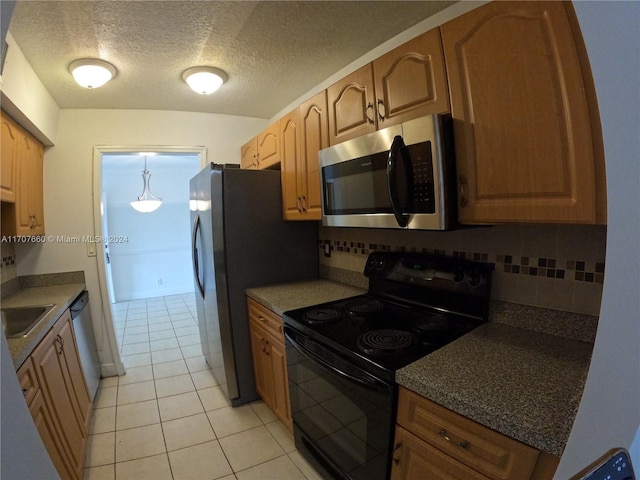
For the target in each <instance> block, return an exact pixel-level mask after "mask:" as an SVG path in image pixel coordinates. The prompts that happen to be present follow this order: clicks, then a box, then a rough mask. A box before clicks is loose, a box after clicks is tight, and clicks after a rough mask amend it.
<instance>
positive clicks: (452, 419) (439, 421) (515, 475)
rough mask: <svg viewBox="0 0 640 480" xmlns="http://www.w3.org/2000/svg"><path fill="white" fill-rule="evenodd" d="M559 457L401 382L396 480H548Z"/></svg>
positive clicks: (394, 455)
mask: <svg viewBox="0 0 640 480" xmlns="http://www.w3.org/2000/svg"><path fill="white" fill-rule="evenodd" d="M558 461H559V459H558V458H556V457H554V456H553V455H549V454H547V453H545V452H541V451H539V450H537V449H535V448H533V447H530V446H528V445H525V444H523V443H521V442H519V441H517V440H514V439H512V438H510V437H507V436H505V435H503V434H501V433H499V432H496V431H494V430H491V429H489V428H487V427H484V426H482V425H480V424H478V423H476V422H474V421H473V420H470V419H468V418H465V417H463V416H461V415H458V414H457V413H454V412H452V411H450V410H447V409H446V408H444V407H441V406H440V405H437V404H436V403H433V402H431V401H429V400H427V399H426V398H424V397H421V396H420V395H418V394H416V393H414V392H411V391H409V390H407V389H405V388H403V387H400V394H399V397H398V418H397V426H396V437H395V442H394V451H393V463H392V471H391V478H392V480H401V479H406V480H409V479H421V478H429V479H433V480H441V479H442V480H445V479H446V480H550V479H552V478H553V474H554V473H555V470H556V467H557V465H558Z"/></svg>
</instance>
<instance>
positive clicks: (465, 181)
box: [458, 175, 467, 207]
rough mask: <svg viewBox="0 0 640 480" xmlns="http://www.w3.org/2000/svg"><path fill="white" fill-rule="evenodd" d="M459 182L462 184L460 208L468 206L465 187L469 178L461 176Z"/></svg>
mask: <svg viewBox="0 0 640 480" xmlns="http://www.w3.org/2000/svg"><path fill="white" fill-rule="evenodd" d="M458 182H459V183H460V206H461V207H464V206H466V205H467V198H466V197H465V196H464V186H465V185H466V183H467V177H465V176H464V175H460V177H458Z"/></svg>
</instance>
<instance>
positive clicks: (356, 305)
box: [344, 298, 384, 315]
mask: <svg viewBox="0 0 640 480" xmlns="http://www.w3.org/2000/svg"><path fill="white" fill-rule="evenodd" d="M344 308H345V310H346V311H347V313H349V315H371V314H373V313H378V312H380V311H382V309H384V304H383V303H382V302H381V301H379V300H375V299H373V298H359V299H357V300H353V301H351V302H348V303H347V304H346V305H345V306H344Z"/></svg>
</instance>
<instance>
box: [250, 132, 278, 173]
mask: <svg viewBox="0 0 640 480" xmlns="http://www.w3.org/2000/svg"><path fill="white" fill-rule="evenodd" d="M279 129H280V123H279V122H275V123H273V124H271V125H269V126H268V127H267V128H265V129H264V130H263V131H262V132H260V133H259V134H258V135H256V136H255V137H253V138H252V139H251V140H249V141H248V142H247V143H245V144H244V145H243V146H242V147H240V167H241V168H244V169H249V170H265V169H267V168H277V167H278V165H279V164H280V137H279Z"/></svg>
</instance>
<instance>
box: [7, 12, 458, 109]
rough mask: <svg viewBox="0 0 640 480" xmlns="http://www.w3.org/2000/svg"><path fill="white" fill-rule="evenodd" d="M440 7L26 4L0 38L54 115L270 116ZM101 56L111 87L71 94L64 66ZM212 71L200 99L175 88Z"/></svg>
mask: <svg viewBox="0 0 640 480" xmlns="http://www.w3.org/2000/svg"><path fill="white" fill-rule="evenodd" d="M451 3H454V2H444V1H408V2H404V1H388V2H385V1H373V2H369V1H354V2H343V1H311V2H297V1H278V2H269V1H259V2H249V1H222V2H215V1H174V0H164V1H162V0H156V1H137V0H130V1H87V0H84V1H51V0H48V1H33V0H20V1H18V3H17V4H16V7H15V11H14V14H13V18H12V20H11V24H10V27H9V31H10V32H11V34H12V35H13V37H14V39H15V40H16V43H17V44H18V46H19V47H20V49H21V50H22V52H23V54H24V55H25V57H26V58H27V61H28V62H29V63H30V65H31V66H32V68H33V69H34V71H35V73H36V74H37V75H38V77H39V78H40V80H41V81H42V83H43V84H44V86H45V87H46V89H47V90H48V91H49V93H50V94H51V95H52V96H53V98H54V99H55V101H56V103H57V104H58V105H59V106H60V107H61V108H115V109H121V108H131V109H152V110H184V111H195V112H210V113H221V114H230V115H243V116H253V117H261V118H271V117H272V116H273V115H275V114H276V113H278V112H279V111H280V110H282V109H283V108H285V107H286V106H287V105H288V104H290V103H291V102H293V101H294V100H296V99H297V98H299V97H300V96H301V95H303V94H304V93H305V92H307V91H309V90H310V89H311V88H313V87H314V86H315V85H318V84H319V83H320V82H322V81H324V80H325V79H327V78H328V77H329V76H330V75H332V74H333V73H335V72H336V71H338V70H339V69H341V68H342V67H344V66H346V65H348V64H349V63H351V62H352V61H354V60H356V59H357V58H359V57H360V56H362V55H363V54H365V53H366V52H368V51H370V50H371V49H373V48H375V47H376V46H378V45H380V44H381V43H383V42H384V41H386V40H388V39H389V38H391V37H393V36H394V35H396V34H398V33H400V32H401V31H403V30H406V29H407V28H409V27H411V26H413V25H415V24H416V23H418V22H420V21H421V20H423V19H425V18H427V17H429V16H431V15H433V14H434V13H436V12H438V11H440V10H442V9H444V8H446V7H447V6H449V5H450V4H451ZM86 57H94V58H95V57H99V58H102V59H103V60H107V61H109V62H111V63H112V64H114V65H115V66H116V68H117V70H118V74H117V76H116V78H115V79H114V80H112V81H111V82H109V83H108V84H107V85H105V86H103V87H101V88H99V89H96V90H85V89H82V88H80V87H78V86H77V85H76V84H75V82H74V81H73V79H72V77H71V75H70V74H69V70H68V66H69V64H70V63H71V62H72V61H74V60H76V59H79V58H86ZM198 65H210V66H215V67H218V68H221V69H222V70H224V71H225V72H226V73H227V74H228V76H229V79H228V81H227V83H225V84H224V85H223V86H222V87H221V88H220V90H219V91H218V92H216V93H214V94H213V95H209V96H201V95H197V94H195V93H193V92H192V91H191V90H190V89H189V87H188V86H187V85H186V84H185V83H184V82H183V81H182V79H181V74H182V72H183V71H184V70H186V69H187V68H189V67H193V66H198Z"/></svg>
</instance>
